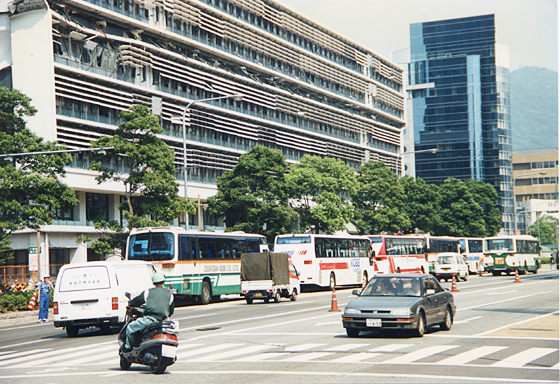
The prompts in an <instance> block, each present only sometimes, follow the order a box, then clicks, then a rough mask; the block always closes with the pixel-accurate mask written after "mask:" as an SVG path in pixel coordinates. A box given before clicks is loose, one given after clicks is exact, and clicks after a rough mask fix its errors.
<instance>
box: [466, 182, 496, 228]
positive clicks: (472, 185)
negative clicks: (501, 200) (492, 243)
mask: <svg viewBox="0 0 560 384" xmlns="http://www.w3.org/2000/svg"><path fill="white" fill-rule="evenodd" d="M465 184H466V185H467V188H468V189H469V191H470V192H471V194H472V195H473V198H474V200H475V201H476V202H477V203H478V205H480V207H481V208H482V211H483V217H484V225H485V227H486V229H485V235H484V236H485V237H491V236H495V235H496V234H497V233H498V232H500V230H501V229H502V214H501V213H500V209H499V208H498V206H497V203H498V192H497V191H496V188H494V187H493V186H492V184H489V183H484V182H482V181H478V180H466V181H465Z"/></svg>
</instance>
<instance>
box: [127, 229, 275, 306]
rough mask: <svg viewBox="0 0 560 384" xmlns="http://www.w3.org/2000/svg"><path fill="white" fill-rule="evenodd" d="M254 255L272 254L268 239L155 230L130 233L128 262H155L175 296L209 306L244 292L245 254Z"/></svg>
mask: <svg viewBox="0 0 560 384" xmlns="http://www.w3.org/2000/svg"><path fill="white" fill-rule="evenodd" d="M254 252H268V245H267V243H266V238H265V237H264V236H262V235H255V234H248V233H244V232H198V231H186V230H185V229H183V228H179V227H157V228H156V227H154V228H137V229H133V230H132V231H131V232H130V235H129V237H128V241H127V250H126V259H127V260H145V261H149V262H151V263H152V264H153V265H154V266H155V268H156V270H157V271H158V272H161V273H163V274H164V275H165V277H166V279H165V287H166V288H168V289H170V290H171V292H173V294H175V295H178V296H179V297H180V298H181V297H182V298H196V299H198V301H199V303H201V304H208V303H209V302H210V301H211V300H212V299H214V300H217V299H218V298H219V297H220V295H226V294H240V293H241V279H240V271H241V268H240V267H241V254H242V253H254Z"/></svg>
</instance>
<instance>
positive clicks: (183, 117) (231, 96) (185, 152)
mask: <svg viewBox="0 0 560 384" xmlns="http://www.w3.org/2000/svg"><path fill="white" fill-rule="evenodd" d="M222 99H234V100H235V101H241V100H243V95H227V96H218V97H209V98H207V99H199V100H194V101H191V102H190V103H188V104H187V105H186V106H185V108H183V115H182V123H183V178H184V182H185V200H186V201H188V199H189V198H188V195H187V127H186V124H185V118H186V115H187V110H188V109H189V108H190V107H191V106H192V105H193V104H196V103H204V102H206V101H214V100H222ZM185 229H186V230H188V229H189V214H188V213H185Z"/></svg>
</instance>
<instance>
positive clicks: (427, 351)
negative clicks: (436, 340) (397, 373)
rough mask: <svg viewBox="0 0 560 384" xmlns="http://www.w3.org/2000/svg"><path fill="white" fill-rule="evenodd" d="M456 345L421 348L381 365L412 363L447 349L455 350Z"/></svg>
mask: <svg viewBox="0 0 560 384" xmlns="http://www.w3.org/2000/svg"><path fill="white" fill-rule="evenodd" d="M457 347H459V346H458V345H435V346H433V347H427V348H422V349H419V350H417V351H414V352H410V353H407V354H404V355H402V356H398V357H394V358H392V359H389V360H387V361H384V362H383V363H387V364H407V363H412V362H414V361H417V360H420V359H423V358H426V357H429V356H432V355H435V354H437V353H441V352H445V351H447V350H449V349H453V348H457Z"/></svg>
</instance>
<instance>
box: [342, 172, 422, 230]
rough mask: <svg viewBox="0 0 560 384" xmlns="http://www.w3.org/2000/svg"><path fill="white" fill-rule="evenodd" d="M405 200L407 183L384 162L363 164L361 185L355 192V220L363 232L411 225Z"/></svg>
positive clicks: (359, 180) (405, 228) (403, 227)
mask: <svg viewBox="0 0 560 384" xmlns="http://www.w3.org/2000/svg"><path fill="white" fill-rule="evenodd" d="M405 202H406V196H405V191H404V187H403V186H402V185H401V184H400V183H399V181H398V177H397V176H396V175H395V174H394V173H393V172H391V170H390V169H389V168H388V167H387V166H385V164H384V163H383V162H381V161H378V162H375V163H366V164H364V165H362V166H361V167H360V169H359V170H358V189H357V191H356V193H354V194H353V196H352V203H353V205H354V222H355V224H356V227H357V228H358V230H359V231H360V232H362V233H371V234H383V233H396V232H399V231H404V230H407V229H409V228H410V227H411V223H410V220H409V218H408V216H407V214H406V212H405V210H404V205H405Z"/></svg>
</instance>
